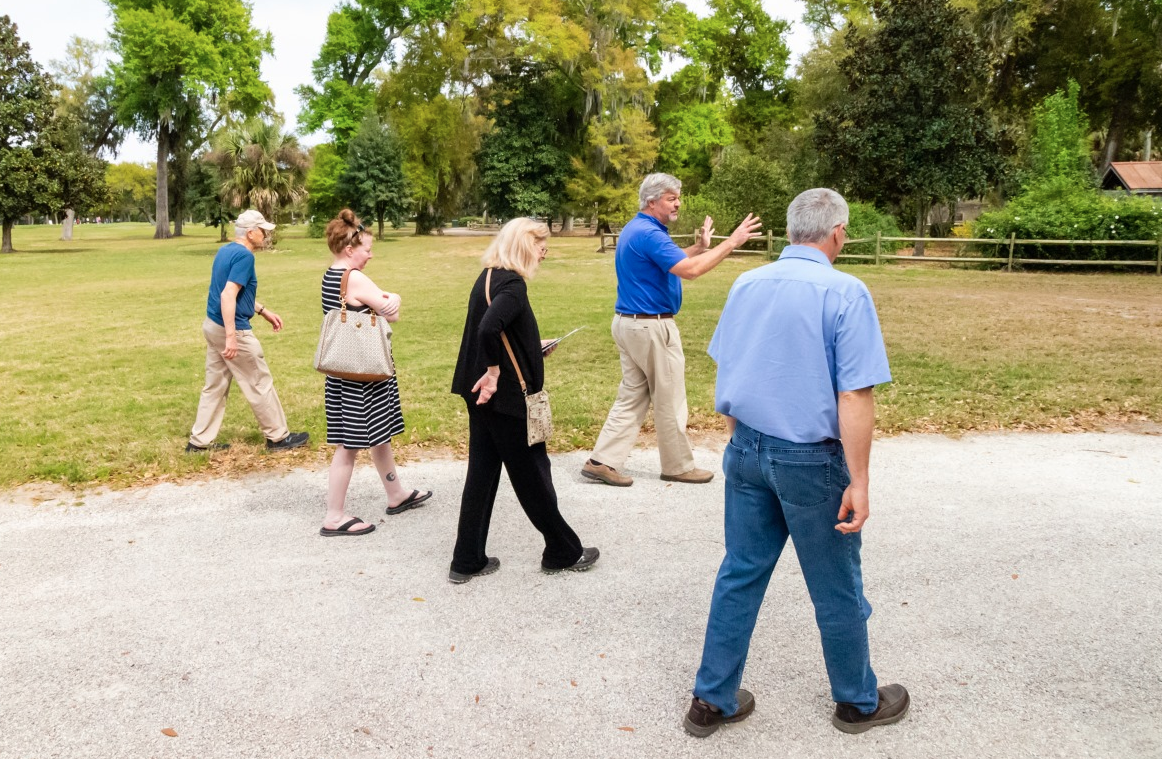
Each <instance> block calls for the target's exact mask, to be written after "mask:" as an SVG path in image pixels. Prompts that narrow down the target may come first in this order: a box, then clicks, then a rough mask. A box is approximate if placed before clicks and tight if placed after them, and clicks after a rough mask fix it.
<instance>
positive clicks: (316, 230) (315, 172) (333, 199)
mask: <svg viewBox="0 0 1162 759" xmlns="http://www.w3.org/2000/svg"><path fill="white" fill-rule="evenodd" d="M345 169H346V165H345V163H344V161H343V157H342V156H340V155H339V153H338V151H337V150H336V149H335V143H333V142H324V143H322V144H321V145H316V146H315V147H313V148H311V170H310V171H309V172H308V173H307V181H306V187H307V202H308V203H309V206H310V215H311V219H310V224H309V226H308V227H307V234H308V235H310V236H311V237H322V236H323V235H324V233H325V232H326V228H327V223H328V222H329V221H331V219H333V218H335V217H336V216H338V215H339V211H341V210H343V207H344V206H347V205H349V203H348V202H347V200H346V199H345V198H344V197H343V195H342V194H341V193H340V191H339V180H340V179H341V178H342V176H343V171H344V170H345Z"/></svg>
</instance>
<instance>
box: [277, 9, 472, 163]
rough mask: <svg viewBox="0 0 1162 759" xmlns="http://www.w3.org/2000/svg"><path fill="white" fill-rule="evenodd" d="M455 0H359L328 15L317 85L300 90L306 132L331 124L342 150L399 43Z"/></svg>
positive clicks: (313, 66)
mask: <svg viewBox="0 0 1162 759" xmlns="http://www.w3.org/2000/svg"><path fill="white" fill-rule="evenodd" d="M451 8H452V0H402V1H401V0H355V2H344V3H342V4H340V6H339V7H338V8H337V9H336V10H335V11H334V12H332V13H331V15H330V16H329V17H328V18H327V35H326V38H325V39H324V40H323V46H322V48H320V50H319V55H318V57H317V58H315V60H314V62H313V63H312V64H311V73H312V75H313V78H314V80H315V81H314V84H313V85H303V86H301V87H298V88H296V90H295V92H296V93H297V94H298V95H299V97H300V98H302V101H303V109H302V112H301V113H300V114H299V125H300V128H301V129H302V131H304V132H315V131H318V130H320V129H326V130H327V131H328V132H329V133H330V134H331V136H332V137H333V138H334V140H335V142H336V145H337V146H338V149H339V152H340V154H343V153H345V151H346V149H347V140H349V139H351V137H352V136H353V135H354V134H355V132H357V131H358V130H359V128H360V124H361V123H362V122H363V119H364V117H365V116H366V115H367V112H368V109H370V108H371V107H372V106H373V104H374V102H375V87H374V83H373V82H372V81H371V77H372V74H373V73H374V72H375V71H376V69H378V68H379V67H380V66H381V65H382V64H384V63H391V61H392V53H393V45H394V44H395V43H396V41H397V40H399V39H400V38H401V37H402V36H403V35H405V34H407V33H408V32H409V31H410V30H411V29H413V28H414V27H416V26H417V25H420V24H424V23H427V22H429V21H434V20H437V19H442V18H445V17H446V16H447V15H448V13H449V12H450V11H451Z"/></svg>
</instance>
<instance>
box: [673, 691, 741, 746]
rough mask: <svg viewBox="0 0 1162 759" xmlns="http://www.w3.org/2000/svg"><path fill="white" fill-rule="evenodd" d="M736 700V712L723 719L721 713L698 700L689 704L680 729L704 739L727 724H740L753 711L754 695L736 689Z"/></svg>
mask: <svg viewBox="0 0 1162 759" xmlns="http://www.w3.org/2000/svg"><path fill="white" fill-rule="evenodd" d="M735 697H736V698H737V699H738V711H736V712H735V713H734V714H732V715H730V716H729V717H723V716H722V712H720V711H718V710H717V709H715V708H714V707H713V706H711V705H710V704H708V703H706V702H705V701H703V700H702V699H700V698H695V699H693V700H692V701H691V702H690V711H688V712H687V713H686V719H685V720H683V721H682V727H684V728H686V732H688V733H690V735H693V736H694V737H695V738H705V737H706V736H708V735H710V734H711V733H713V732H714V731H715V730H717V729H718V728H719V726H720V725H725V724H727V723H728V722H742V721H743V720H744V719H746V718H747V717H749V716H750V715H751V712H753V711H754V694H753V693H751V692H750V691H748V690H743V689H742V688H739V689H738V693H737V694H735Z"/></svg>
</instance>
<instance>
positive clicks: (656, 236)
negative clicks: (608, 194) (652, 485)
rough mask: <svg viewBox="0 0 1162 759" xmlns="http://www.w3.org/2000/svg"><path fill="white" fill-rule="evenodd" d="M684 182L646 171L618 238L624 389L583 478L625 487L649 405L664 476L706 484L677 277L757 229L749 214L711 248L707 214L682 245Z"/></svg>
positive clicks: (691, 275)
mask: <svg viewBox="0 0 1162 759" xmlns="http://www.w3.org/2000/svg"><path fill="white" fill-rule="evenodd" d="M681 194H682V183H681V182H680V181H678V179H676V178H675V177H672V176H670V175H669V174H650V175H649V176H647V177H646V178H645V179H644V180H643V181H642V184H641V188H640V189H639V190H638V199H639V200H640V201H641V212H640V213H638V215H637V216H635V217H634V218H633V219H632V220H631V221H630V222H629V223H628V224H626V225H625V228H624V229H623V230H622V231H621V234H620V235H619V236H618V238H617V252H616V254H615V262H614V263H615V266H616V269H617V304H616V305H615V307H614V311H615V314H614V317H613V327H612V331H613V341H614V342H615V343H616V344H617V349H618V351H619V352H620V354H621V386H620V387H618V389H617V400H615V401H614V402H613V408H611V409H610V410H609V416H608V417H607V418H606V420H605V425H604V426H603V427H602V428H601V434H600V435H599V436H598V438H597V446H596V447H595V448H594V449H593V454H592V457H591V458H590V459H589V460H588V461H587V462H585V464H584V466H582V468H581V474H582V475H583V476H585V477H588V478H589V479H591V480H597V481H599V482H604V483H606V484H608V485H618V486H621V487H626V486H629V485H632V484H633V479H632V478H631V477H629V476H628V475H626V474H624V473H622V472H621V471H619V470H620V469H621V467H622V466H623V465H624V464H625V460H626V459H627V458H628V457H629V452H630V449H631V448H633V444H634V441H636V440H637V434H638V432H639V431H640V430H641V426H642V422H644V421H645V418H646V413H647V412H648V411H649V410H650V406H651V405H652V406H653V408H654V428H655V429H656V430H657V434H658V454H659V456H660V457H661V464H662V479H663V480H669V481H672V482H688V483H703V482H710V480H711V479H712V478H713V477H714V474H713V473H712V472H708V471H706V470H705V469H698V468H696V467H695V466H694V454H693V452H692V451H691V450H690V441H689V440H688V439H687V438H686V417H687V409H686V357H685V355H684V354H683V353H682V339H681V336H680V335H679V334H678V327H677V325H676V324H674V315H675V314H677V313H678V309H680V308H681V307H682V280H683V279H697V278H698V277H700V276H702V275H703V274H705V273H706V272H708V271H710V270H711V269H713V268H714V267H715V266H717V265H718V264H720V263H722V261H723V260H724V259H725V258H726V257H727V256H728V255H730V253H731V252H732V251H733V250H734V249H735V248H737V247H739V246H740V245H742V244H743V243H745V242H746V241H747V240H750V239H752V238H754V237H758V230H759V228H760V227H761V226H762V225H761V224H760V222H759V219H758V218H757V217H754V216H753V215H748V216H747V217H746V219H744V220H743V222H742V224H739V226H738V229H736V230H734V232H733V233H732V234H731V235H730V237H728V238H726V240H725V241H724V242H722V243H720V244H719V245H717V246H715V247H713V248H711V247H710V242H711V239H710V238H711V235H712V234H713V233H714V229H713V228H712V225H713V220H712V219H711V218H710V217H709V216H707V217H706V219H705V221H704V222H703V223H702V226H701V227H700V228H699V229H698V232H697V235H696V238H695V242H694V244H693V245H691V246H690V247H688V248H685V249H682V248H679V247H678V246H677V245H676V244H675V243H674V241H673V239H671V238H670V234H669V232H668V231H667V230H666V225H667V224H670V223H672V222H674V221H675V220H676V219H677V218H678V208H679V207H680V206H681V204H682V200H681Z"/></svg>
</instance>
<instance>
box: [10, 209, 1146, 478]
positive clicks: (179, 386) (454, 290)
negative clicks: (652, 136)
mask: <svg viewBox="0 0 1162 759" xmlns="http://www.w3.org/2000/svg"><path fill="white" fill-rule="evenodd" d="M186 229H187V232H188V234H187V236H186V237H184V238H181V239H175V240H169V241H154V240H153V239H152V227H149V226H146V225H140V224H124V225H105V226H95V225H86V226H80V227H78V228H77V230H76V239H75V240H74V241H73V242H71V243H63V242H60V241H59V240H57V239H56V238H57V237H58V236H59V228H56V227H17V228H16V229H15V231H14V243H15V246H16V248H17V250H18V251H19V252H18V253H16V254H13V255H7V256H2V257H0V302H2V303H3V308H2V309H0V387H3V392H2V395H0V430H3V433H2V434H0V486H12V485H16V484H20V483H25V482H30V481H38V480H41V481H53V482H61V483H85V482H93V481H108V482H112V483H115V484H123V483H129V482H139V481H149V480H153V479H158V478H168V477H172V476H181V475H185V474H190V473H194V472H201V471H210V472H223V473H229V472H233V471H242V470H246V469H251V468H255V467H260V468H261V467H270V466H280V465H287V464H288V463H296V462H297V463H301V462H305V461H319V460H322V457H323V456H324V455H325V450H326V446H321V445H316V450H315V451H313V452H311V451H308V452H305V453H301V454H297V455H296V454H290V455H286V454H280V455H276V456H275V455H272V456H267V455H266V454H265V453H264V451H263V448H262V445H261V444H262V438H261V435H260V434H259V432H258V429H257V426H256V424H255V421H254V418H253V416H252V414H251V413H250V410H249V408H248V407H247V406H246V403H245V401H244V400H243V399H242V397H241V394H240V393H238V392H237V391H236V390H235V391H234V392H233V393H232V394H231V398H230V405H229V408H228V411H227V415H226V424H225V426H224V427H223V430H222V434H221V435H220V437H219V439H220V440H221V441H224V442H230V443H233V444H234V449H232V450H231V451H230V452H228V453H226V454H216V455H215V456H213V457H208V456H188V455H186V454H184V453H183V452H182V449H183V447H184V445H185V441H186V438H187V435H188V434H189V428H190V425H191V424H192V422H193V417H194V411H195V409H196V406H197V398H198V392H199V391H200V389H201V385H202V380H203V366H204V363H203V362H204V357H205V343H204V342H203V340H202V336H201V322H202V319H203V316H204V309H205V299H206V288H207V285H208V281H209V272H210V262H211V259H212V258H213V255H214V252H215V251H216V250H217V248H218V245H219V243H218V233H217V230H213V229H206V228H204V227H201V226H197V225H195V226H188V227H187V228H186ZM487 241H488V238H483V237H453V236H445V237H425V238H416V237H412V236H407V235H402V234H401V235H396V236H392V237H390V238H389V239H387V240H384V241H381V242H377V243H376V245H375V248H374V255H375V257H374V259H373V260H372V261H371V263H370V264H369V265H368V267H367V269H366V272H367V273H368V274H369V275H370V276H371V278H372V279H373V280H375V282H376V283H377V284H379V285H380V286H381V287H383V288H384V289H387V290H392V291H395V292H399V293H400V294H401V295H402V296H403V311H402V318H401V320H400V322H399V323H398V324H396V325H395V338H394V349H395V356H396V361H397V364H398V370H399V384H400V394H401V396H402V400H403V407H404V417H405V420H406V422H407V426H408V430H407V432H406V433H405V434H404V436H403V437H402V439H401V440H397V444H399V443H402V444H403V445H402V449H403V451H404V453H405V455H406V454H415V453H417V452H422V451H424V450H441V451H442V450H446V449H452V450H455V451H461V452H462V451H463V450H464V444H465V441H466V435H467V423H466V417H465V413H464V408H463V402H462V401H461V400H460V399H459V398H457V397H455V396H452V395H451V394H449V392H448V388H449V386H450V384H451V378H452V369H453V366H454V364H455V360H456V353H457V349H458V347H459V340H460V333H461V330H462V329H463V323H464V310H465V305H466V301H467V296H468V290H469V287H470V286H471V283H472V281H473V280H474V278H475V277H476V275H477V274H478V273H479V266H478V263H477V259H478V256H479V254H480V253H481V252H482V251H483V248H484V246H485V245H486V244H487ZM596 247H597V243H596V241H595V240H593V239H591V238H560V239H554V240H553V242H552V245H551V250H550V255H549V258H548V260H547V261H546V262H545V264H544V265H543V267H542V269H541V273H540V274H539V275H538V277H537V278H536V279H534V280H533V281H532V283H531V285H530V288H529V290H530V296H531V298H532V302H533V307H534V309H535V310H536V313H537V318H538V320H539V322H540V324H541V331H542V334H543V335H544V336H546V337H548V336H553V335H559V334H561V333H563V332H565V331H567V330H569V329H572V328H573V327H577V326H580V325H587V326H588V327H589V329H586V330H584V331H582V332H580V333H578V334H577V335H574V336H573V337H571V338H569V340H568V341H567V342H565V343H564V344H562V346H561V348H560V349H559V350H558V351H557V353H556V354H555V355H554V356H553V357H552V358H551V359H550V360H549V362H548V364H547V367H546V374H547V387H548V389H549V392H550V393H551V395H552V398H553V413H554V421H555V425H556V428H557V434H556V436H555V438H554V439H553V442H552V446H553V447H554V448H555V449H557V450H568V449H573V448H585V447H587V446H590V445H592V443H593V440H594V439H595V437H596V435H597V432H598V431H599V429H600V426H601V423H602V422H603V421H604V418H605V413H606V412H607V411H608V409H609V405H610V404H611V403H612V401H613V397H614V395H615V393H616V390H617V384H618V381H619V380H620V370H619V368H618V356H617V350H616V348H615V347H614V345H613V342H612V339H611V338H610V335H609V322H610V317H611V314H612V309H613V300H614V293H615V277H614V271H613V258H612V256H611V255H609V254H598V253H595V252H594V251H595V249H596ZM329 261H330V255H329V253H328V252H327V250H326V247H325V245H324V244H323V243H322V241H320V240H311V239H307V238H305V237H304V231H303V229H302V228H301V227H300V228H292V229H289V230H287V231H286V233H285V234H284V236H283V239H282V241H281V243H280V249H279V250H278V251H274V252H261V253H259V254H258V279H259V299H260V300H261V301H262V302H263V303H266V304H267V305H268V306H269V307H270V308H273V309H274V310H275V311H277V312H278V313H279V314H280V315H281V316H282V317H283V320H284V321H285V323H286V327H285V329H284V330H283V332H282V333H281V334H278V335H275V334H274V333H273V332H271V330H270V328H269V325H267V324H266V322H264V321H262V320H261V319H255V320H254V323H255V330H256V333H257V334H258V335H259V337H260V339H261V340H262V343H263V347H264V348H265V351H266V357H267V361H268V362H269V363H270V366H271V369H272V371H273V372H274V377H275V383H276V387H277V388H278V392H279V395H280V397H281V398H282V402H283V405H284V407H285V408H286V410H287V415H288V417H289V418H290V423H291V428H292V429H295V430H299V429H305V430H308V431H309V432H310V433H311V435H312V438H313V440H314V441H315V442H316V444H317V443H318V442H319V441H322V440H323V439H324V438H325V425H324V416H323V393H322V384H323V380H322V376H321V375H319V374H318V373H316V372H315V371H314V369H313V368H312V365H311V362H312V358H313V356H314V348H315V342H316V339H317V337H318V329H319V324H320V322H321V319H322V314H321V310H320V305H319V281H320V278H321V276H322V272H323V270H324V269H325V268H326V267H327V265H328V264H329ZM763 263H765V262H764V261H763V260H762V259H760V258H757V257H745V258H736V259H731V260H728V261H726V262H724V263H723V264H722V265H721V266H719V267H718V269H717V270H715V271H714V272H712V273H710V274H708V275H706V276H705V277H703V278H702V279H700V280H698V281H696V282H693V283H687V285H686V294H685V301H684V304H683V308H682V314H681V316H680V317H679V325H680V327H681V329H682V338H683V342H684V344H685V349H686V359H687V368H686V377H687V388H688V392H689V399H690V412H691V427H693V428H696V429H706V430H714V429H717V428H718V427H719V425H720V422H719V420H718V418H717V417H716V415H715V414H714V412H713V396H714V364H713V362H711V360H710V359H709V357H708V356H707V355H706V345H707V344H708V342H709V340H710V336H711V334H712V332H713V330H714V325H715V323H716V321H717V317H718V314H719V313H720V309H721V307H722V303H723V300H724V299H725V297H726V293H727V290H728V289H729V287H730V284H731V283H732V282H733V281H734V278H735V277H737V276H738V274H739V273H740V272H742V271H744V270H746V269H749V268H752V267H755V266H760V265H762V264H763ZM843 268H844V269H846V270H847V271H851V272H853V273H855V274H856V275H857V276H859V277H861V278H862V279H864V281H866V282H867V283H868V285H869V287H870V288H871V291H872V294H873V295H874V296H875V299H876V302H877V305H878V307H879V312H880V319H881V322H882V324H883V329H884V335H885V338H886V340H887V345H888V354H889V358H890V360H891V363H892V371H893V374H894V376H895V382H893V383H892V384H891V385H888V386H885V387H883V388H881V389H880V390H879V391H878V392H877V398H878V401H879V428H880V430H881V431H883V432H887V433H894V432H901V431H936V432H953V433H955V432H959V431H964V430H975V429H1084V428H1092V427H1095V426H1100V425H1103V424H1107V423H1110V422H1114V423H1121V422H1126V421H1150V422H1157V421H1159V420H1160V419H1162V383H1160V382H1159V381H1158V377H1160V376H1162V279H1160V278H1158V277H1155V276H1150V275H1126V274H1056V273H1054V274H1037V273H1017V274H1006V273H1003V272H992V271H973V270H953V269H947V268H927V267H925V268H921V267H919V266H911V267H903V266H886V267H881V268H878V269H877V268H873V267H871V266H850V267H843ZM756 328H761V325H756ZM318 448H323V449H324V451H323V452H320V451H319V450H318Z"/></svg>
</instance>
